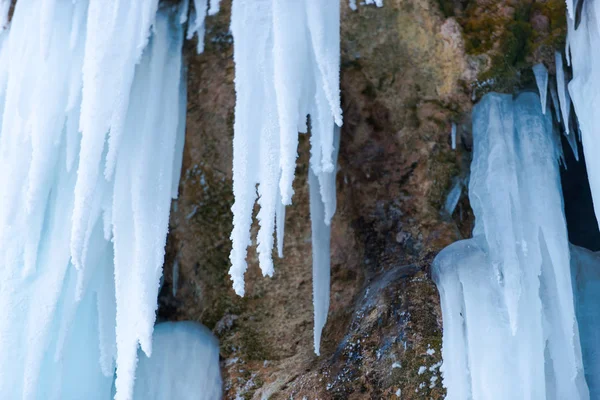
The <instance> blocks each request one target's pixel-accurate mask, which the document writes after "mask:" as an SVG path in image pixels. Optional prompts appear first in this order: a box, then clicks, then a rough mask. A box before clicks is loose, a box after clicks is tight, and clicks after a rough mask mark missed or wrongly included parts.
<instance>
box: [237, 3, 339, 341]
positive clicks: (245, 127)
mask: <svg viewBox="0 0 600 400" xmlns="http://www.w3.org/2000/svg"><path fill="white" fill-rule="evenodd" d="M339 7H340V5H339V2H329V1H321V0H302V1H293V2H277V1H275V2H274V1H271V0H235V1H234V2H233V4H232V15H231V32H232V34H233V38H234V61H235V67H236V78H235V90H236V108H235V123H234V139H233V193H234V196H235V202H234V205H233V207H232V210H233V231H232V233H231V239H232V250H231V255H230V260H231V269H230V271H229V274H230V275H231V278H232V280H233V287H234V289H235V291H236V293H238V294H239V295H243V294H244V273H245V271H246V269H247V263H246V255H247V248H248V246H249V245H250V244H251V239H250V226H251V224H252V215H253V208H254V204H255V202H258V204H259V206H260V211H259V212H258V215H257V219H258V222H259V224H260V228H259V231H258V236H257V251H258V258H259V264H260V267H261V270H262V272H263V274H264V275H267V276H272V275H273V273H274V268H273V260H272V252H273V246H274V240H273V236H274V235H273V232H274V230H275V226H276V225H277V247H278V253H279V254H280V255H281V254H282V252H283V246H282V245H283V227H284V218H285V208H284V207H285V206H286V205H289V204H291V200H292V195H293V193H294V191H293V189H292V181H293V179H294V172H295V168H296V157H297V152H298V132H303V133H306V132H307V131H308V130H309V129H308V128H309V126H310V135H311V137H310V143H311V157H310V169H311V171H312V173H313V174H314V175H315V178H316V181H317V182H318V185H317V186H318V187H315V185H311V188H313V189H311V191H315V190H317V191H318V192H320V196H321V201H322V202H323V210H319V212H316V211H315V213H313V219H314V218H315V215H317V214H318V215H319V216H320V217H319V218H320V219H322V222H323V224H324V225H325V227H327V226H328V225H329V223H330V221H331V218H332V216H333V213H334V211H335V197H334V196H332V195H331V193H332V192H335V155H334V154H335V145H334V130H335V126H338V127H339V126H341V125H342V110H341V107H340V93H339V67H340V43H339V41H340V15H339V13H340V10H339ZM307 115H310V119H307ZM308 122H310V124H309V123H308ZM257 188H258V189H257ZM311 203H313V202H311ZM321 211H322V212H321ZM321 225H322V224H321V222H320V221H313V227H315V229H317V228H316V227H319V228H318V229H317V231H316V232H314V233H313V234H315V235H317V236H318V235H320V233H322V232H321V228H322V226H321ZM325 229H328V228H325ZM327 248H328V246H327ZM322 251H323V250H322V249H318V250H317V249H315V250H314V254H319V257H316V258H319V259H321V258H322V256H321V255H320V254H321V252H322ZM327 251H328V250H327ZM313 269H315V275H316V276H319V277H320V276H322V275H323V270H321V267H320V261H318V260H315V261H314V265H313ZM315 285H316V287H317V289H318V287H320V286H321V282H316V281H315ZM317 289H315V290H317ZM318 293H321V290H320V289H319V290H317V291H316V292H315V312H316V315H317V316H318V315H321V314H322V312H321V311H318V312H317V310H322V309H323V307H326V306H327V303H324V302H325V301H326V300H327V302H328V299H323V296H322V295H321V294H318ZM327 297H328V296H327ZM320 302H321V303H320ZM321 323H322V322H315V325H316V326H317V325H320V324H321ZM317 331H319V332H320V328H318V327H317V328H316V329H315V332H317ZM315 335H317V333H315ZM319 335H320V333H319ZM316 350H317V349H316Z"/></svg>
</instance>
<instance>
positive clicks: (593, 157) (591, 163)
mask: <svg viewBox="0 0 600 400" xmlns="http://www.w3.org/2000/svg"><path fill="white" fill-rule="evenodd" d="M579 3H582V4H581V7H582V9H581V13H580V16H581V17H580V21H581V22H580V24H579V26H578V27H577V29H575V20H574V18H575V17H574V16H573V15H572V14H569V16H570V17H567V24H568V32H569V34H568V41H569V46H570V49H571V65H572V69H573V80H572V81H571V82H570V83H569V93H570V95H571V98H572V100H573V106H574V107H575V113H576V114H577V119H578V121H579V127H580V128H581V140H582V143H583V151H584V154H585V162H586V166H587V173H588V178H589V183H590V188H591V190H592V197H593V199H594V209H595V212H596V219H597V220H598V219H599V218H600V158H599V157H598V154H599V152H600V114H599V113H598V109H599V108H600V97H599V93H600V91H599V90H600V89H599V88H600V54H599V53H598V46H599V45H600V2H598V1H589V0H588V1H580V2H579Z"/></svg>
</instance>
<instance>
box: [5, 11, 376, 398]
mask: <svg viewBox="0 0 600 400" xmlns="http://www.w3.org/2000/svg"><path fill="white" fill-rule="evenodd" d="M12 3H13V2H11V0H0V29H1V31H0V110H1V112H0V124H1V130H0V169H2V174H0V187H2V188H3V189H2V191H1V193H0V260H1V261H2V268H0V308H1V309H2V310H3V318H2V321H0V354H2V357H0V372H1V373H0V397H2V398H7V399H8V398H10V399H17V398H20V399H81V398H85V399H106V398H109V397H110V396H115V399H118V400H129V399H132V398H147V399H149V398H150V397H143V396H147V393H151V392H157V390H158V389H156V387H155V382H154V381H153V379H155V378H156V376H154V377H151V376H150V377H147V378H148V379H144V374H146V375H148V374H151V373H155V374H157V375H160V377H161V379H166V378H165V376H170V375H169V374H168V373H167V372H168V371H166V370H164V369H161V368H162V367H156V365H162V364H163V363H168V362H174V361H173V360H174V358H177V357H179V356H177V354H179V355H180V356H181V357H185V356H186V352H185V351H181V349H182V348H185V347H184V346H183V343H188V344H189V346H190V348H197V349H199V350H198V352H194V351H190V352H187V353H188V354H187V355H188V356H189V355H190V354H204V355H205V356H206V357H205V358H206V360H208V361H206V362H205V364H204V365H203V366H202V365H198V368H202V369H203V370H204V372H205V375H206V374H209V373H210V374H212V375H210V376H211V377H210V378H207V379H208V380H212V381H213V383H214V384H213V385H212V386H211V387H220V386H219V384H217V383H215V382H218V379H219V378H218V369H217V373H216V375H215V373H214V368H212V367H214V365H213V366H212V367H210V366H207V365H208V364H207V363H209V362H210V363H213V364H217V361H215V360H218V356H217V359H215V358H214V355H215V354H217V353H215V352H214V349H215V344H214V343H213V342H212V341H211V340H212V339H211V338H210V335H209V334H205V333H203V331H201V330H198V329H196V328H194V327H189V326H182V327H181V328H173V327H171V326H165V327H164V329H163V328H161V329H160V330H159V332H160V337H161V338H162V339H161V340H159V343H163V344H164V345H165V346H167V344H166V343H170V342H168V340H167V339H164V338H165V337H169V335H171V336H172V337H173V338H177V340H178V341H181V343H180V345H179V347H177V346H175V347H173V348H170V349H171V350H172V351H171V350H170V353H169V354H167V355H165V354H166V353H165V352H164V351H162V353H161V350H160V349H155V351H154V352H153V349H152V348H153V332H154V323H155V312H156V307H157V294H158V290H159V287H160V278H161V275H162V264H163V258H164V246H165V241H166V235H167V231H168V220H169V210H170V204H171V199H172V198H176V196H177V190H178V184H179V176H180V172H181V163H182V151H183V143H184V133H185V111H186V87H185V84H184V83H183V82H185V80H184V78H185V68H184V67H183V65H182V55H181V53H182V44H183V40H184V26H185V25H187V27H188V31H187V37H188V38H191V37H192V36H194V34H198V36H199V40H198V52H202V51H203V47H204V44H203V35H204V30H205V24H204V17H205V15H212V14H215V13H217V12H218V11H219V0H212V1H211V2H210V4H209V3H208V1H207V0H194V4H193V6H191V5H190V4H189V2H188V1H187V0H184V1H181V2H180V3H179V4H178V5H175V6H174V5H160V4H159V0H128V1H118V0H110V1H105V0H73V1H62V0H49V1H42V0H19V1H18V2H17V3H16V6H15V7H14V10H11V7H12ZM366 4H377V5H378V6H381V0H369V1H367V2H366ZM351 5H353V6H355V3H354V2H351ZM9 11H11V14H12V15H11V19H10V21H9V18H8V15H9ZM12 11H14V12H12ZM339 11H340V10H339V3H338V2H334V1H332V2H329V1H322V0H302V1H292V2H288V1H272V0H234V1H233V4H232V21H231V30H232V33H233V36H234V42H235V46H234V59H235V64H236V81H235V89H236V94H237V104H236V110H235V126H234V166H233V175H234V195H235V204H234V206H233V212H234V228H233V232H232V241H233V248H232V252H231V262H232V266H231V271H230V274H231V276H232V279H233V285H234V289H235V290H236V292H237V293H239V294H240V295H243V293H244V281H243V275H244V272H245V270H246V260H245V259H246V251H247V247H248V246H249V245H250V242H251V241H250V227H251V223H252V215H253V207H254V203H255V202H256V201H258V204H259V205H260V212H259V213H258V216H257V218H258V221H259V223H260V230H259V233H258V240H257V241H258V253H259V261H260V266H261V268H262V270H263V272H264V274H265V275H272V274H273V272H274V268H273V261H272V257H271V255H272V251H273V250H272V249H273V246H274V231H275V226H277V247H278V252H279V255H280V256H281V255H282V252H283V225H284V219H285V205H288V204H290V203H291V198H292V195H293V190H292V181H293V178H294V171H295V164H296V157H297V147H298V132H304V133H306V132H308V131H310V135H311V139H310V141H311V158H310V168H309V170H310V171H309V186H310V212H311V217H312V218H311V219H312V229H313V264H314V266H313V271H314V273H313V276H314V304H315V351H316V352H317V353H318V352H319V342H320V335H321V330H322V329H323V326H324V325H325V320H326V318H327V310H328V307H329V227H328V225H329V223H330V221H331V218H332V216H333V214H334V211H335V169H336V159H337V149H338V143H339V133H340V130H339V127H340V126H341V124H342V112H341V108H340V94H339V58H340V49H339V30H340V22H339ZM188 14H190V15H191V17H190V18H189V20H188ZM308 116H310V117H308ZM307 117H308V118H307ZM224 267H225V266H224ZM194 332H196V333H194ZM165 335H166V336H165ZM155 336H156V332H155ZM194 337H195V338H196V342H194V339H193V338H194ZM186 338H189V340H188V339H186ZM155 339H156V337H155ZM195 343H196V344H195ZM198 343H200V344H198ZM202 343H204V344H206V346H205V345H203V344H202ZM194 346H196V347H194ZM138 348H141V351H142V352H143V353H145V355H142V353H141V352H139V351H138ZM157 352H158V354H163V355H164V357H166V358H164V359H163V358H161V357H163V356H161V355H156V354H157ZM153 353H154V356H155V357H157V361H156V362H155V364H154V366H152V365H151V364H148V361H147V358H146V356H147V357H150V356H151V355H152V354H153ZM174 354H175V355H174ZM207 354H210V355H207ZM138 359H139V363H140V368H141V370H140V371H138V376H137V378H136V367H137V365H138ZM145 360H146V361H145ZM142 367H143V368H142ZM157 368H158V369H157ZM211 368H212V369H211ZM217 368H218V364H217ZM171 369H172V370H171V371H170V372H169V373H170V374H171V375H178V376H179V378H180V379H179V381H178V382H179V384H178V385H177V386H178V388H180V389H181V388H186V387H185V385H184V384H183V381H182V380H181V377H182V376H183V375H185V374H184V372H185V371H177V370H176V368H175V367H173V368H171ZM115 370H116V373H115ZM152 371H154V372H152ZM199 373H202V371H199ZM140 374H141V375H140ZM207 376H208V375H207ZM192 378H193V376H192ZM196 378H198V376H196ZM196 380H197V381H198V382H200V381H202V380H201V379H200V380H198V379H196ZM192 381H194V379H192ZM156 382H161V381H160V380H157V381H156ZM198 382H197V384H199V383H198ZM134 383H135V384H134ZM163 383H164V384H163V386H165V387H170V386H169V384H168V383H166V382H163ZM153 385H154V386H153ZM207 387H208V386H207ZM153 388H154V389H153ZM181 390H183V389H181ZM186 390H187V388H186ZM190 390H193V388H192V389H190ZM140 393H146V395H144V394H140ZM190 393H191V392H190ZM215 393H216V392H211V391H210V390H208V389H206V390H204V392H203V393H195V394H193V395H198V396H205V397H204V398H211V399H214V398H217V397H218V395H217V394H215ZM190 395H192V394H190ZM140 396H142V397H140ZM155 396H156V397H152V398H157V399H158V398H165V399H166V398H173V397H169V396H175V394H174V393H173V392H171V393H164V396H163V397H160V396H162V395H158V394H156V393H155ZM206 396H208V397H206ZM179 398H183V397H179Z"/></svg>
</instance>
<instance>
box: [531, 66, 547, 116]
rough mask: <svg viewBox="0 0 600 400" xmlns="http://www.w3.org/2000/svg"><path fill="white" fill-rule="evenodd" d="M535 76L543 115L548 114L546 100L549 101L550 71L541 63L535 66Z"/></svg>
mask: <svg viewBox="0 0 600 400" xmlns="http://www.w3.org/2000/svg"><path fill="white" fill-rule="evenodd" d="M533 74H534V75H535V82H536V83H537V87H538V91H539V93H540V102H541V105H542V114H546V100H547V99H548V69H547V68H546V67H545V66H544V64H542V63H539V64H536V65H534V66H533Z"/></svg>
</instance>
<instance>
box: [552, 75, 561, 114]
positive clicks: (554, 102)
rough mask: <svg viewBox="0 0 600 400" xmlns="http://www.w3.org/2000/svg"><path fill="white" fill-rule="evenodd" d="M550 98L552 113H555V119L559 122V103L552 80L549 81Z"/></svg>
mask: <svg viewBox="0 0 600 400" xmlns="http://www.w3.org/2000/svg"><path fill="white" fill-rule="evenodd" d="M550 98H551V99H552V109H553V110H554V115H556V120H557V121H558V123H559V124H560V121H561V118H560V105H559V104H558V94H557V93H556V85H555V84H554V82H550Z"/></svg>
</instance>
